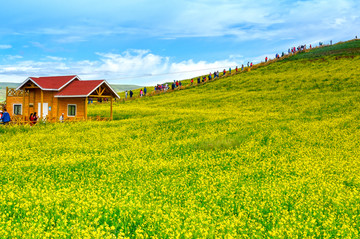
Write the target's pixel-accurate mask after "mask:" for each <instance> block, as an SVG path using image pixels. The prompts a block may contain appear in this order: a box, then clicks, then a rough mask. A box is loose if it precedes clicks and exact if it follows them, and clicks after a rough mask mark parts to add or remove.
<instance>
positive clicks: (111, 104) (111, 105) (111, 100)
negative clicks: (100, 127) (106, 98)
mask: <svg viewBox="0 0 360 239" xmlns="http://www.w3.org/2000/svg"><path fill="white" fill-rule="evenodd" d="M110 119H111V120H113V97H112V96H111V98H110Z"/></svg>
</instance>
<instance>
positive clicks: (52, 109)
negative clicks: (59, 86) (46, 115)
mask: <svg viewBox="0 0 360 239" xmlns="http://www.w3.org/2000/svg"><path fill="white" fill-rule="evenodd" d="M50 105H51V111H50V121H51V120H52V118H53V111H54V92H51V103H50Z"/></svg>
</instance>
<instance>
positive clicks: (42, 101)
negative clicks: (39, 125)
mask: <svg viewBox="0 0 360 239" xmlns="http://www.w3.org/2000/svg"><path fill="white" fill-rule="evenodd" d="M40 91H41V106H40V110H41V116H40V117H41V119H43V115H44V109H43V105H44V92H43V90H41V89H40Z"/></svg>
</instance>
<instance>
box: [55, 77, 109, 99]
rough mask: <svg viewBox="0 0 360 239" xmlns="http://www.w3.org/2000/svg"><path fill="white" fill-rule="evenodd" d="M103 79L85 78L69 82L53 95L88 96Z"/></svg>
mask: <svg viewBox="0 0 360 239" xmlns="http://www.w3.org/2000/svg"><path fill="white" fill-rule="evenodd" d="M103 82H105V81H104V80H86V81H73V82H71V84H69V85H68V86H66V87H65V88H64V89H62V90H61V91H60V92H59V93H57V94H56V95H55V96H70V97H71V96H88V95H90V93H91V92H93V91H94V90H96V88H97V87H99V85H100V84H102V83H103Z"/></svg>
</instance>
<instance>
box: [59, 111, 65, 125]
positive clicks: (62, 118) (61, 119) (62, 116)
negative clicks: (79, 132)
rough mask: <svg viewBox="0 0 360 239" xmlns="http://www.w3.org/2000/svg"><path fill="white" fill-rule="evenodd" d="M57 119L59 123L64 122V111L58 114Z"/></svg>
mask: <svg viewBox="0 0 360 239" xmlns="http://www.w3.org/2000/svg"><path fill="white" fill-rule="evenodd" d="M59 121H60V122H61V123H64V113H62V114H61V115H60V118H59Z"/></svg>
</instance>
